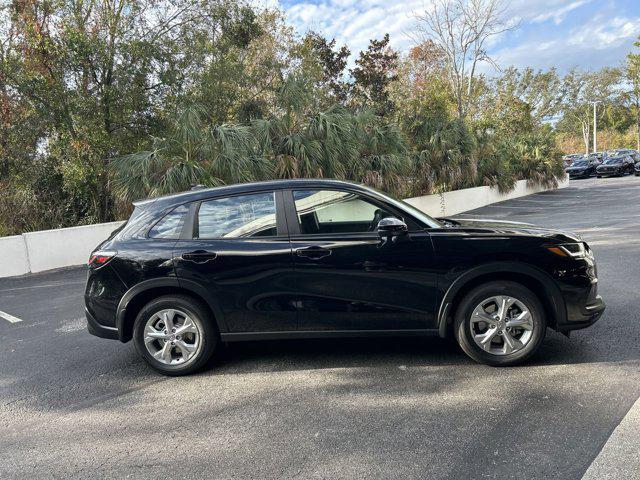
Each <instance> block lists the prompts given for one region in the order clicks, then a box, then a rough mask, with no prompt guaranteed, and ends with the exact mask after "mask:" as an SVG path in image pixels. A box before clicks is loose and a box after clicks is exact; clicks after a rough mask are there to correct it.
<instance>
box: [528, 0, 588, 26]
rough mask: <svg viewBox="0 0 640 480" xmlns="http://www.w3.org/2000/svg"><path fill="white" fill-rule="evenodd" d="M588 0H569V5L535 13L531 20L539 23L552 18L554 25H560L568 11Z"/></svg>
mask: <svg viewBox="0 0 640 480" xmlns="http://www.w3.org/2000/svg"><path fill="white" fill-rule="evenodd" d="M590 1H591V0H577V1H575V2H571V3H570V4H569V5H566V6H564V7H561V8H558V9H556V10H553V9H549V10H548V11H547V12H544V13H541V14H540V15H537V16H536V17H534V18H532V19H531V22H532V23H541V22H546V21H547V20H550V19H553V23H555V24H556V25H560V24H561V23H562V22H563V21H564V19H565V18H566V16H567V14H568V13H569V12H572V11H573V10H575V9H576V8H579V7H581V6H583V5H585V4H587V3H589V2H590Z"/></svg>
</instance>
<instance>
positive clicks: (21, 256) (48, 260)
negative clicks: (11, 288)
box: [0, 222, 122, 277]
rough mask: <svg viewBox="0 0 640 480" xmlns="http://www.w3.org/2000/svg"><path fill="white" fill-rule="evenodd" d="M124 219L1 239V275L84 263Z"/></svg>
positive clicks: (5, 275)
mask: <svg viewBox="0 0 640 480" xmlns="http://www.w3.org/2000/svg"><path fill="white" fill-rule="evenodd" d="M121 224H122V222H111V223H99V224H96V225H82V226H80V227H71V228H60V229H57V230H43V231H41V232H29V233H23V234H22V235H16V236H14V237H2V238H0V277H12V276H14V275H24V274H25V273H31V272H42V271H43V270H51V269H53V268H60V267H69V266H72V265H82V264H83V263H86V262H87V260H89V254H90V253H91V251H92V250H93V249H94V248H95V247H97V246H98V245H99V244H100V243H101V242H102V241H103V240H105V239H106V238H107V237H108V236H109V234H110V233H111V232H113V231H114V230H115V229H116V228H118V227H119V226H120V225H121Z"/></svg>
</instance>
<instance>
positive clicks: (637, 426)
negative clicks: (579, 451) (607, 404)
mask: <svg viewBox="0 0 640 480" xmlns="http://www.w3.org/2000/svg"><path fill="white" fill-rule="evenodd" d="M638 442H640V399H638V400H636V403H634V404H633V406H632V407H631V409H630V410H629V412H627V414H626V415H625V417H624V418H623V419H622V421H621V422H620V424H619V425H618V426H617V427H616V429H615V430H614V431H613V433H612V434H611V436H610V437H609V439H608V440H607V442H606V443H605V444H604V446H603V447H602V450H601V451H600V453H599V454H598V456H597V457H596V458H595V459H594V460H593V462H592V463H591V465H590V466H589V468H588V469H587V471H586V472H585V474H584V476H583V477H582V480H604V479H606V480H618V479H620V480H627V479H631V478H638V475H640V451H639V450H638Z"/></svg>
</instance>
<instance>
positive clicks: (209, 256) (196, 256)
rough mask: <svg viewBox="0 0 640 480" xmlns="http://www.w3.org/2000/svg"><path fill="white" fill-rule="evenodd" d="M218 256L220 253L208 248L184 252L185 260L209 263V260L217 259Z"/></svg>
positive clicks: (183, 257)
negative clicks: (210, 250)
mask: <svg viewBox="0 0 640 480" xmlns="http://www.w3.org/2000/svg"><path fill="white" fill-rule="evenodd" d="M217 257H218V254H217V253H216V252H208V251H207V250H195V251H193V252H188V253H183V254H182V259H183V260H187V261H188V262H193V263H207V262H208V261H209V260H215V259H216V258H217Z"/></svg>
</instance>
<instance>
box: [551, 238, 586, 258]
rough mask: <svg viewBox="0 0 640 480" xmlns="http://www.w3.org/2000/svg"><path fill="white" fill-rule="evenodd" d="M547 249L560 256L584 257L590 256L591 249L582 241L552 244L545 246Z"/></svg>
mask: <svg viewBox="0 0 640 480" xmlns="http://www.w3.org/2000/svg"><path fill="white" fill-rule="evenodd" d="M547 250H549V251H550V252H551V253H554V254H556V255H558V256H560V257H573V258H586V257H587V256H591V250H590V249H589V247H587V246H586V244H585V243H584V242H579V243H563V244H562V245H553V246H551V247H547Z"/></svg>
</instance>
